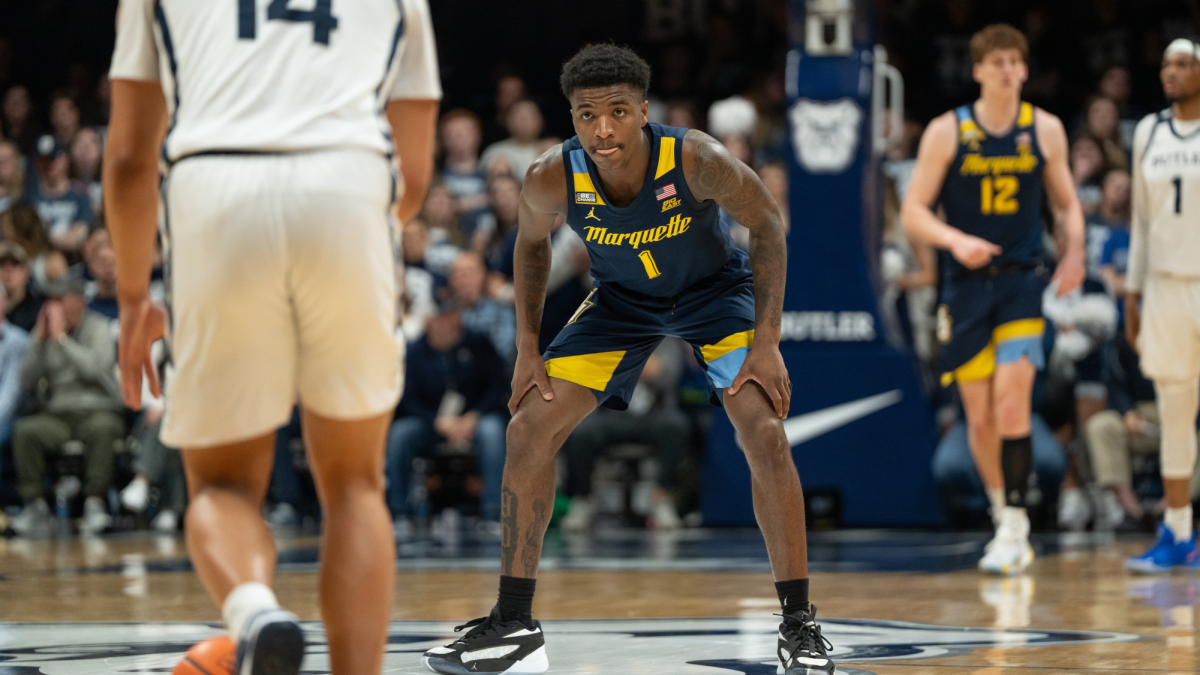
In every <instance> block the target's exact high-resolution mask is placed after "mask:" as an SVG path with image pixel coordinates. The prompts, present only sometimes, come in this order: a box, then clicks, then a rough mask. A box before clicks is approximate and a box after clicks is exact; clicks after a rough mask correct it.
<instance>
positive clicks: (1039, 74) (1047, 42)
mask: <svg viewBox="0 0 1200 675" xmlns="http://www.w3.org/2000/svg"><path fill="white" fill-rule="evenodd" d="M1021 32H1023V33H1024V34H1025V38H1026V39H1027V40H1029V58H1028V60H1027V61H1026V63H1027V65H1028V67H1029V79H1027V80H1025V84H1024V85H1022V86H1021V96H1022V97H1024V98H1026V99H1028V100H1031V101H1033V102H1034V103H1036V104H1038V105H1040V106H1042V107H1044V108H1055V107H1057V106H1055V105H1054V104H1055V103H1057V101H1058V98H1059V94H1060V85H1061V83H1062V67H1063V58H1062V56H1063V44H1062V39H1061V38H1060V36H1059V35H1057V34H1056V31H1055V30H1054V26H1053V24H1052V20H1051V16H1050V11H1049V10H1048V9H1047V8H1046V7H1043V6H1036V5H1035V6H1031V7H1027V8H1026V9H1025V16H1024V17H1023V21H1022V23H1021ZM889 56H890V54H889Z"/></svg>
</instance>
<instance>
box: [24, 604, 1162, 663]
mask: <svg viewBox="0 0 1200 675" xmlns="http://www.w3.org/2000/svg"><path fill="white" fill-rule="evenodd" d="M821 624H822V632H823V633H824V635H825V637H827V638H828V639H829V640H830V642H832V643H833V645H834V649H833V651H832V652H830V656H831V657H832V658H833V659H834V660H835V661H837V662H838V670H839V671H841V672H845V673H847V674H848V675H850V674H853V673H856V672H857V673H864V672H868V673H869V672H870V662H871V661H881V660H897V659H929V658H944V657H948V656H957V655H962V654H967V653H970V652H971V651H973V650H975V649H979V648H996V647H999V648H1004V647H1015V648H1029V647H1038V646H1048V645H1064V644H1076V645H1078V644H1096V643H1111V642H1130V641H1134V640H1137V639H1139V638H1138V636H1136V635H1129V634H1123V633H1106V632H1091V631H1057V630H1056V631H1041V630H992V629H984V628H957V627H953V626H933V625H927V624H916V623H905V622H897V621H869V620H856V619H823V620H822V621H821ZM778 625H779V624H778V619H775V618H772V617H762V618H758V617H753V618H740V619H636V620H623V619H621V620H585V621H547V622H544V626H545V628H546V642H547V651H548V652H549V654H550V658H551V661H552V663H553V671H554V672H555V673H559V674H560V675H584V674H585V673H586V674H594V673H624V674H626V675H643V674H645V675H649V674H650V673H668V672H669V673H672V674H673V675H706V674H707V675H722V674H724V675H735V674H737V673H741V674H742V675H768V674H773V673H775V668H776V666H777V665H778V659H777V658H776V657H775V655H774V653H775V646H776V639H777V630H778ZM453 626H454V624H453V623H447V622H430V621H393V622H392V625H391V631H390V634H389V636H388V645H387V655H386V657H385V659H384V672H396V673H409V672H412V673H416V672H423V670H422V669H421V666H420V658H421V653H422V652H424V651H425V650H426V649H430V648H431V647H436V646H440V645H442V644H445V643H446V642H448V641H450V640H452V639H453V638H454V637H455V633H454V629H453ZM304 630H305V638H306V641H307V642H308V645H309V647H308V652H307V656H306V657H305V659H304V664H303V667H302V672H304V673H306V674H308V675H323V674H326V673H329V650H328V647H327V646H326V643H325V635H324V632H323V631H322V629H321V626H320V624H318V623H305V624H304ZM221 632H222V628H221V627H220V626H219V625H218V624H210V623H75V624H71V623H60V624H11V623H10V624H0V672H2V673H6V674H8V673H11V674H12V675H84V674H87V675H118V674H122V675H128V674H139V673H140V674H144V675H149V674H150V673H166V672H170V671H171V669H172V668H174V667H175V664H177V663H178V662H179V660H180V659H181V658H183V653H184V652H185V651H187V649H188V648H189V647H190V646H191V645H193V644H195V643H196V642H198V641H200V640H203V639H206V638H209V637H213V636H216V635H219V634H221ZM650 656H653V658H650ZM843 664H852V665H848V666H843Z"/></svg>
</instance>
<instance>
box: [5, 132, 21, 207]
mask: <svg viewBox="0 0 1200 675" xmlns="http://www.w3.org/2000/svg"><path fill="white" fill-rule="evenodd" d="M24 194H25V159H24V158H23V157H21V151H20V150H18V149H17V145H16V143H13V142H12V141H9V140H0V212H3V211H7V210H8V209H9V208H10V207H11V206H12V205H13V203H14V202H16V201H17V200H18V199H20V198H21V196H22V195H24Z"/></svg>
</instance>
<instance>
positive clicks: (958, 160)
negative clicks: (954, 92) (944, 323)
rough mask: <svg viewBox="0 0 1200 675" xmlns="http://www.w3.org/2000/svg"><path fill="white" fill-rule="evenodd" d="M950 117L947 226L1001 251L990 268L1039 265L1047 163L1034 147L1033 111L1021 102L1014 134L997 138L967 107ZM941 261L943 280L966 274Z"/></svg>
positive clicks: (950, 260)
mask: <svg viewBox="0 0 1200 675" xmlns="http://www.w3.org/2000/svg"><path fill="white" fill-rule="evenodd" d="M954 112H955V114H956V115H957V116H958V154H957V155H955V157H954V162H953V163H951V164H950V168H949V170H948V171H947V172H946V180H945V182H944V183H943V184H942V194H941V204H942V207H943V208H945V210H946V222H947V223H949V224H950V225H952V226H954V227H956V228H958V229H960V230H962V231H963V232H966V233H967V234H971V235H974V236H976V237H981V238H983V239H986V240H988V241H990V242H992V243H993V244H996V245H998V246H1000V248H1002V249H1003V252H1002V253H1001V254H1000V255H998V256H996V257H995V258H993V259H992V263H991V264H992V265H993V266H996V267H1004V266H1006V265H1018V266H1021V265H1030V266H1033V265H1037V264H1038V263H1040V262H1041V260H1042V256H1043V248H1042V191H1043V188H1042V169H1043V165H1044V164H1045V160H1044V158H1043V157H1042V153H1041V150H1040V149H1039V148H1038V142H1037V131H1036V129H1035V128H1034V123H1033V122H1034V114H1033V106H1032V105H1031V104H1029V103H1021V107H1020V112H1019V113H1018V115H1017V121H1016V124H1014V125H1013V129H1012V131H1010V132H1009V133H1008V135H1006V136H1000V137H993V136H989V135H988V134H987V133H986V132H985V131H984V130H983V129H982V128H981V127H980V126H979V125H978V124H976V123H975V119H974V117H973V116H972V114H971V107H970V106H962V107H960V108H958V109H957V110H955V111H954ZM944 258H945V264H946V266H947V267H946V272H947V274H946V280H947V281H952V280H954V279H956V278H959V277H961V276H962V274H963V272H965V271H966V268H965V267H963V265H962V264H961V263H959V262H958V261H957V260H955V259H954V257H953V256H949V255H947V256H944Z"/></svg>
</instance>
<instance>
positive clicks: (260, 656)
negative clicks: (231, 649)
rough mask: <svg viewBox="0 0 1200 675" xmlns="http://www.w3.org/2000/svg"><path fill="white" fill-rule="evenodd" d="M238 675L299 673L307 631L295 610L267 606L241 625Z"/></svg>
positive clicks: (289, 674)
mask: <svg viewBox="0 0 1200 675" xmlns="http://www.w3.org/2000/svg"><path fill="white" fill-rule="evenodd" d="M237 637H238V645H237V670H236V671H235V672H236V673H237V675H296V673H298V672H300V663H301V662H302V661H304V633H303V631H301V630H300V623H299V620H298V619H297V618H296V615H295V614H292V613H291V612H285V611H283V610H281V609H268V610H264V611H261V612H259V613H257V614H255V615H253V616H251V617H250V619H249V620H248V621H247V622H246V625H245V626H243V627H242V632H241V634H240V635H238V636H237Z"/></svg>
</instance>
